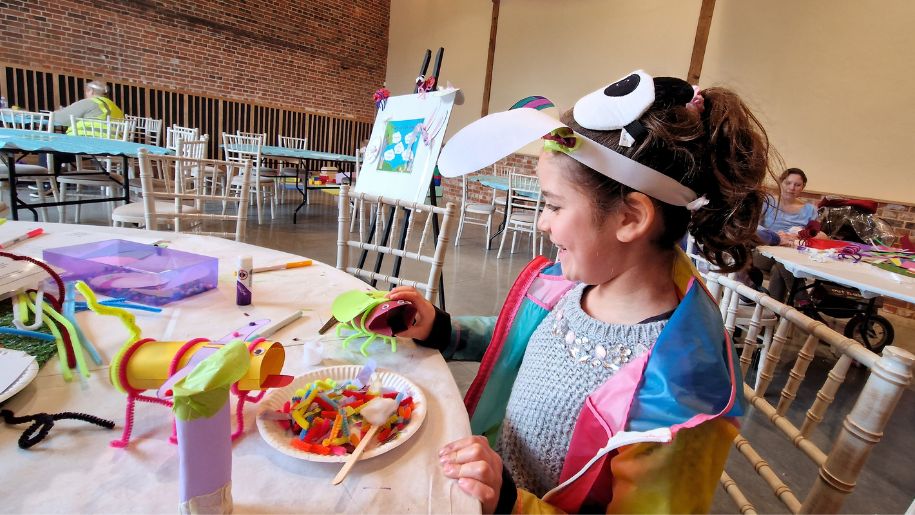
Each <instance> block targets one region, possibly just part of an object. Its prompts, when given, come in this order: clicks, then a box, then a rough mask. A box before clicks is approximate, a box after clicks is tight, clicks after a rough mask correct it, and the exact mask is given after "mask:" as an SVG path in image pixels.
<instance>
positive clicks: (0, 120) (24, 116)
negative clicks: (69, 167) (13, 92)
mask: <svg viewBox="0 0 915 515" xmlns="http://www.w3.org/2000/svg"><path fill="white" fill-rule="evenodd" d="M0 125H2V127H3V128H5V129H19V130H26V131H41V132H54V113H39V112H34V111H14V110H12V109H0ZM49 158H51V156H50V154H49ZM49 163H50V166H41V165H34V164H27V163H16V183H17V184H18V183H31V184H33V185H34V186H33V187H34V188H35V189H36V194H37V195H38V201H39V202H42V203H43V202H46V200H47V193H48V192H47V190H46V188H47V189H49V190H50V191H51V196H52V197H53V199H54V200H55V201H57V200H59V199H60V191H59V190H58V188H57V181H55V180H54V178H53V177H48V178H44V177H41V175H49V176H50V175H51V171H50V170H51V169H52V168H53V162H51V161H49ZM20 174H28V175H24V176H22V177H20ZM35 174H40V175H35ZM0 177H2V178H4V179H8V177H9V168H8V167H7V163H6V162H5V161H3V160H0ZM62 212H63V211H62V209H61V208H60V206H58V208H57V213H58V216H61V213H62ZM41 216H42V218H43V219H44V221H46V222H47V221H49V220H48V208H46V207H43V208H41Z"/></svg>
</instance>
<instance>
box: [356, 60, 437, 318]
mask: <svg viewBox="0 0 915 515" xmlns="http://www.w3.org/2000/svg"><path fill="white" fill-rule="evenodd" d="M444 54H445V49H444V48H442V47H439V49H438V52H437V53H436V54H435V64H434V65H433V67H432V77H433V78H434V79H435V83H434V84H435V85H436V86H437V85H438V76H439V73H440V72H441V69H442V57H443V56H444ZM431 57H432V51H431V50H429V49H426V53H425V55H424V56H423V62H422V65H421V66H420V68H419V75H421V76H423V77H425V76H426V72H427V71H428V70H429V60H430V59H431ZM417 82H418V81H417ZM419 86H420V84H416V86H414V88H413V93H418V92H419ZM433 87H435V86H433ZM429 203H430V204H432V206H436V205H437V204H436V200H435V179H434V178H433V179H432V181H430V182H429ZM396 209H397V208H396V207H393V206H392V207H391V209H390V211H389V213H388V221H387V223H386V224H385V228H384V235H382V238H381V245H387V244H388V241H389V239H390V237H391V226H392V225H393V221H394V214H395V212H396ZM429 216H431V217H432V236H433V239H432V242H433V245H435V243H436V242H437V241H438V232H439V227H438V216H437V215H436V214H435V213H429ZM404 217H405V218H404V223H403V225H402V227H401V231H400V239H399V240H398V244H397V247H396V248H397V249H399V250H404V247H406V244H407V227H408V225H409V221H410V212H409V211H406V212H405V213H404ZM376 223H377V219H376V218H375V215H374V214H373V215H372V222H371V226H370V227H369V233H368V238H369V239H371V238H372V237H373V236H374V235H375V228H376ZM367 257H368V251H367V250H363V251H362V254H361V255H360V256H359V265H358V268H363V267H364V266H365V260H366V258H367ZM383 260H384V254H380V253H379V254H378V255H377V256H375V267H374V272H375V273H376V274H377V273H380V272H381V264H382V261H383ZM400 263H401V257H400V256H396V257H395V258H394V266H393V269H392V271H391V276H392V277H399V276H400ZM376 284H377V281H375V280H372V282H371V285H372V286H373V287H374V286H375V285H376ZM438 305H439V307H440V308H441V309H442V310H444V309H445V280H444V270H443V271H442V273H441V274H439V276H438Z"/></svg>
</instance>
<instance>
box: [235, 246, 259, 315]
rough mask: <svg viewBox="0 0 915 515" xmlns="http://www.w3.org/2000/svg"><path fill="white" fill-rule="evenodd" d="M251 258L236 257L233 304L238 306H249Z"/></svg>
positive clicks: (252, 265)
mask: <svg viewBox="0 0 915 515" xmlns="http://www.w3.org/2000/svg"><path fill="white" fill-rule="evenodd" d="M253 267H254V264H253V261H252V260H251V256H239V257H238V272H237V273H236V274H235V303H236V304H238V305H239V306H247V305H249V304H251V277H252V274H251V269H252V268H253Z"/></svg>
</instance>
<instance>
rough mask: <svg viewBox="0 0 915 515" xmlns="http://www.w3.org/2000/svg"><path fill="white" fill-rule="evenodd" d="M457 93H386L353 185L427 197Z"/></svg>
mask: <svg viewBox="0 0 915 515" xmlns="http://www.w3.org/2000/svg"><path fill="white" fill-rule="evenodd" d="M456 92H457V90H454V89H452V90H448V91H435V92H430V93H425V94H414V95H401V96H396V97H390V98H388V100H387V103H386V104H385V106H384V108H382V109H379V110H378V113H377V115H376V117H375V124H374V126H373V127H372V135H371V137H370V138H369V142H368V145H367V146H366V150H365V155H364V159H363V162H362V165H361V167H360V169H359V175H358V176H357V179H356V186H355V190H356V191H359V192H365V193H371V194H373V195H383V196H385V197H390V198H396V199H400V200H405V201H408V202H425V201H426V195H427V194H428V193H429V185H430V184H431V182H432V175H433V172H434V171H435V164H436V161H437V160H438V154H439V152H440V151H441V148H442V140H443V139H444V136H445V129H446V128H447V126H448V119H449V118H450V117H451V109H452V107H453V106H454V96H455V93H456Z"/></svg>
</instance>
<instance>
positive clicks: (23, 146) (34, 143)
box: [0, 129, 173, 157]
mask: <svg viewBox="0 0 915 515" xmlns="http://www.w3.org/2000/svg"><path fill="white" fill-rule="evenodd" d="M141 148H144V149H146V151H147V152H148V153H150V154H159V155H164V154H171V153H173V151H172V150H169V149H167V148H164V147H156V146H153V145H144V144H140V143H132V142H129V141H116V140H110V139H103V138H90V137H88V136H69V135H67V134H55V133H50V132H42V131H25V130H19V129H0V150H22V151H24V152H61V153H64V154H85V155H91V156H127V157H137V152H139V150H140V149H141Z"/></svg>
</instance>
